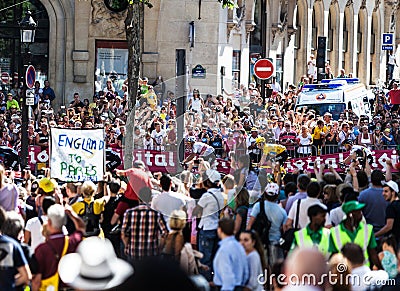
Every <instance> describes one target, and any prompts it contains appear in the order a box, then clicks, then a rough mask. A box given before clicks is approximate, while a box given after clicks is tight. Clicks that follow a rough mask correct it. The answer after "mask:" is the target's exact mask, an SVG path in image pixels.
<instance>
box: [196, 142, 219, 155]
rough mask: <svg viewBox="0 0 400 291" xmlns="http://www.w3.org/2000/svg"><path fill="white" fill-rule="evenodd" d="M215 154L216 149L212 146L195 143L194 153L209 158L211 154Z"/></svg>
mask: <svg viewBox="0 0 400 291" xmlns="http://www.w3.org/2000/svg"><path fill="white" fill-rule="evenodd" d="M213 152H214V148H213V147H212V146H209V145H208V144H206V143H203V142H195V143H194V144H193V153H194V154H198V155H202V156H207V155H209V154H212V153H213Z"/></svg>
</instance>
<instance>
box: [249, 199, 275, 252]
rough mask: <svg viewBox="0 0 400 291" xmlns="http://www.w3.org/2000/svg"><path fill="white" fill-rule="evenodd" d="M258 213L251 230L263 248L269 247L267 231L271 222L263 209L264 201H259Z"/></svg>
mask: <svg viewBox="0 0 400 291" xmlns="http://www.w3.org/2000/svg"><path fill="white" fill-rule="evenodd" d="M259 202H260V213H259V214H258V215H257V217H256V220H255V221H254V223H253V225H252V227H251V229H253V230H255V231H256V232H257V233H258V235H259V236H260V239H261V242H262V244H263V245H264V246H267V245H269V230H270V229H271V221H270V220H269V219H268V217H267V214H266V213H265V208H264V199H262V198H261V199H260V200H259Z"/></svg>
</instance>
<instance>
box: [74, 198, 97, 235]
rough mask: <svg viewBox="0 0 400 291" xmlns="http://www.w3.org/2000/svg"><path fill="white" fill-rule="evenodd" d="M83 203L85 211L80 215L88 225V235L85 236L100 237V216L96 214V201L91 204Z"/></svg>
mask: <svg viewBox="0 0 400 291" xmlns="http://www.w3.org/2000/svg"><path fill="white" fill-rule="evenodd" d="M81 202H82V203H83V204H84V205H85V211H84V212H83V214H80V215H79V216H80V217H81V218H82V220H83V221H84V222H85V225H86V234H85V235H84V236H85V237H88V236H98V235H99V234H100V215H97V214H94V209H93V206H94V201H92V202H90V203H89V204H88V203H86V201H81Z"/></svg>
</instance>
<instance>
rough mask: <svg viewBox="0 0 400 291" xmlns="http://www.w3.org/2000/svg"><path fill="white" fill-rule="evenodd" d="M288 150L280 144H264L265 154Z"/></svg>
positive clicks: (277, 153)
mask: <svg viewBox="0 0 400 291" xmlns="http://www.w3.org/2000/svg"><path fill="white" fill-rule="evenodd" d="M284 151H286V147H285V146H283V145H280V144H270V143H267V144H265V145H264V148H263V154H264V155H279V154H281V153H283V152H284Z"/></svg>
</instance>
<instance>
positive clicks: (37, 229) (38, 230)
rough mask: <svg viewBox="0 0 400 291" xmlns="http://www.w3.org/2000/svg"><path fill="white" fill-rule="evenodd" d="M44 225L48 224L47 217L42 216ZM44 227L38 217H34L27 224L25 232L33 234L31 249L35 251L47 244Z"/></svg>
mask: <svg viewBox="0 0 400 291" xmlns="http://www.w3.org/2000/svg"><path fill="white" fill-rule="evenodd" d="M41 218H42V220H43V224H45V223H47V216H41ZM42 229H43V226H42V224H41V223H40V220H39V218H38V217H33V218H31V219H29V220H28V221H27V222H26V226H25V230H27V231H29V232H30V233H31V247H32V249H33V250H35V249H36V247H37V246H38V245H40V244H41V243H44V242H45V240H46V239H45V237H44V236H43V235H42Z"/></svg>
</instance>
